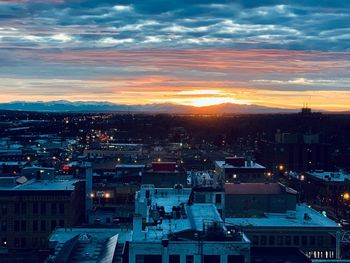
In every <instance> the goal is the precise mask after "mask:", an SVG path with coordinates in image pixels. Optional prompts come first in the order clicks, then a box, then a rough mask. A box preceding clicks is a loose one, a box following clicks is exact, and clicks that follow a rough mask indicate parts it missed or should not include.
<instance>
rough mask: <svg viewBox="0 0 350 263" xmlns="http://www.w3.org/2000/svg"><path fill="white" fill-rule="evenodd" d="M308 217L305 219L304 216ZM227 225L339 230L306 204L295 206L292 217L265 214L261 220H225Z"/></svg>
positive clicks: (335, 224) (337, 226) (333, 223)
mask: <svg viewBox="0 0 350 263" xmlns="http://www.w3.org/2000/svg"><path fill="white" fill-rule="evenodd" d="M306 214H307V215H308V218H307V219H305V218H304V216H305V215H306ZM225 222H226V223H228V224H233V225H238V226H243V227H252V228H256V227H283V228H291V229H293V228H315V227H324V228H341V227H340V226H339V225H338V224H337V223H336V222H334V221H332V220H331V219H329V218H328V217H325V216H324V215H322V214H320V213H319V212H317V211H316V210H314V209H312V208H310V207H309V206H307V205H306V204H299V205H297V206H296V211H295V214H294V216H292V215H291V214H289V215H288V214H287V213H283V214H278V213H265V217H261V218H226V219H225Z"/></svg>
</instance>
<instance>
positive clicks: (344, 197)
mask: <svg viewBox="0 0 350 263" xmlns="http://www.w3.org/2000/svg"><path fill="white" fill-rule="evenodd" d="M343 199H344V200H345V201H349V200H350V194H349V193H344V194H343Z"/></svg>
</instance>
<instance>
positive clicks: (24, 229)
mask: <svg viewBox="0 0 350 263" xmlns="http://www.w3.org/2000/svg"><path fill="white" fill-rule="evenodd" d="M21 231H23V232H25V231H27V221H25V220H22V221H21Z"/></svg>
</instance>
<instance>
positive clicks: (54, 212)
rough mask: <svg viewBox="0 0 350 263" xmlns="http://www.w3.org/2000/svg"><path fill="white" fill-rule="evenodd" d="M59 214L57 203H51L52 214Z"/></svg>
mask: <svg viewBox="0 0 350 263" xmlns="http://www.w3.org/2000/svg"><path fill="white" fill-rule="evenodd" d="M56 214H57V204H56V203H52V204H51V215H56Z"/></svg>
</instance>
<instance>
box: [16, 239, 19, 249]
mask: <svg viewBox="0 0 350 263" xmlns="http://www.w3.org/2000/svg"><path fill="white" fill-rule="evenodd" d="M15 247H16V248H19V238H15Z"/></svg>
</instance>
